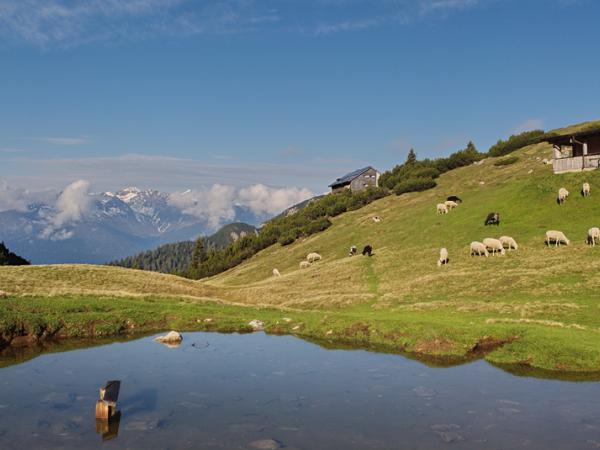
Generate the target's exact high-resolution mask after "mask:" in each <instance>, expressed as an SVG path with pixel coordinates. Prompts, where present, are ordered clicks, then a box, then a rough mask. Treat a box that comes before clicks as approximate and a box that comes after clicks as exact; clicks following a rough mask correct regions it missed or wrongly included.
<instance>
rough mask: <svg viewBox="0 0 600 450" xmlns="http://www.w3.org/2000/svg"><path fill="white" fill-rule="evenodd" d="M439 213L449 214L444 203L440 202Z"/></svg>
mask: <svg viewBox="0 0 600 450" xmlns="http://www.w3.org/2000/svg"><path fill="white" fill-rule="evenodd" d="M437 213H438V214H448V207H447V206H446V205H445V204H444V203H438V205H437Z"/></svg>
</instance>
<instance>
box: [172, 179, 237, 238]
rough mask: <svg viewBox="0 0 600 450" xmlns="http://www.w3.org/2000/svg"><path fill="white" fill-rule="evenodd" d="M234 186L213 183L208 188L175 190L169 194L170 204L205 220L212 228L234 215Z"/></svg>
mask: <svg viewBox="0 0 600 450" xmlns="http://www.w3.org/2000/svg"><path fill="white" fill-rule="evenodd" d="M234 200H235V188H234V187H233V186H225V185H222V184H214V185H213V186H212V187H210V188H204V189H199V190H191V189H190V190H187V191H185V192H175V193H173V194H171V195H170V196H169V201H170V203H171V204H172V205H174V206H175V207H177V208H179V209H180V210H182V211H183V212H184V213H186V214H190V215H192V216H195V217H198V218H200V219H203V220H206V222H207V223H208V224H209V226H210V227H212V228H217V227H218V226H219V225H220V224H221V223H223V222H225V221H228V220H232V219H233V218H234V217H235V209H234V207H233V206H234Z"/></svg>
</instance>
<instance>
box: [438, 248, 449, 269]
mask: <svg viewBox="0 0 600 450" xmlns="http://www.w3.org/2000/svg"><path fill="white" fill-rule="evenodd" d="M449 262H450V258H448V250H447V249H446V248H445V247H443V248H441V249H440V259H438V262H437V265H438V267H442V266H444V265H446V264H448V263H449Z"/></svg>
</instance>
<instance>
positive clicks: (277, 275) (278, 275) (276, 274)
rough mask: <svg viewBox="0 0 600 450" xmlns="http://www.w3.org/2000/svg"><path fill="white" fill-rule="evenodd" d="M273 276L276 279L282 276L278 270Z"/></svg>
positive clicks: (274, 271) (274, 270)
mask: <svg viewBox="0 0 600 450" xmlns="http://www.w3.org/2000/svg"><path fill="white" fill-rule="evenodd" d="M273 276H274V277H280V276H281V274H280V273H279V270H277V269H273Z"/></svg>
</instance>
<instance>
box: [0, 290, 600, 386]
mask: <svg viewBox="0 0 600 450" xmlns="http://www.w3.org/2000/svg"><path fill="white" fill-rule="evenodd" d="M444 314H445V313H444ZM254 319H258V320H261V321H263V322H264V324H265V332H267V333H272V334H290V335H295V336H297V337H300V338H302V339H305V340H308V341H312V342H316V343H318V344H319V345H322V346H331V347H333V348H359V349H364V350H371V351H379V352H386V353H394V354H401V355H404V356H409V357H413V358H415V359H418V360H421V361H423V362H428V361H429V362H433V363H435V364H442V365H443V364H450V365H454V364H460V363H464V362H469V361H472V360H475V359H479V358H483V359H486V360H487V361H489V362H491V363H493V364H495V365H500V366H505V367H513V369H514V370H516V369H517V368H520V370H521V371H533V370H541V371H544V372H545V373H546V374H547V376H549V377H558V376H559V374H561V373H562V374H563V376H567V375H568V374H579V376H583V377H585V376H592V377H593V376H594V375H595V374H598V373H599V372H600V351H596V350H595V346H596V344H597V341H598V333H597V332H593V335H592V336H589V335H588V334H587V333H586V332H585V330H577V329H561V328H556V329H550V330H547V329H546V327H537V329H536V327H531V326H525V325H522V324H518V323H516V324H515V323H511V324H504V323H500V324H495V325H491V326H490V325H489V324H483V325H479V326H476V325H471V326H470V328H469V329H468V330H467V329H465V328H464V327H463V326H461V325H460V324H454V325H447V326H445V327H440V325H439V321H440V319H439V317H436V313H435V311H434V312H433V314H432V312H431V311H427V312H426V313H425V314H423V312H422V311H417V312H408V313H407V314H405V315H403V316H401V317H399V316H394V315H390V314H389V313H388V312H387V311H365V310H360V309H354V310H347V309H343V310H328V311H312V310H289V309H280V308H274V307H269V308H259V307H253V306H240V305H231V304H227V303H224V302H217V301H213V300H200V299H190V298H176V297H160V296H145V297H98V296H89V295H86V296H81V295H63V296H53V297H41V296H13V297H9V298H6V299H3V300H2V302H1V303H0V343H2V344H3V346H4V347H5V348H6V347H7V346H9V345H10V342H11V341H13V343H15V344H16V345H17V346H27V345H36V344H39V343H43V342H44V341H52V340H53V339H60V340H68V339H82V338H92V339H98V340H99V341H100V342H101V341H102V340H103V339H105V338H112V337H131V336H139V335H144V334H148V333H151V332H158V331H162V330H165V329H177V330H180V331H215V332H239V333H244V332H250V331H252V328H251V327H250V326H249V325H248V323H249V322H250V321H251V320H254ZM574 334H576V336H574ZM544 341H546V342H547V343H548V345H546V346H543V345H539V343H540V342H544ZM553 374H554V375H553ZM586 374H587V375H586Z"/></svg>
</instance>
